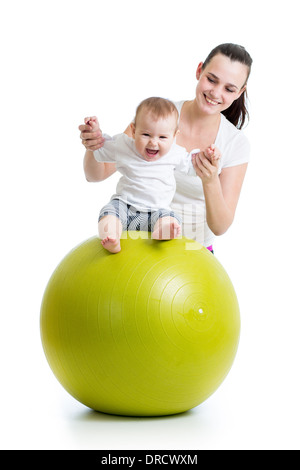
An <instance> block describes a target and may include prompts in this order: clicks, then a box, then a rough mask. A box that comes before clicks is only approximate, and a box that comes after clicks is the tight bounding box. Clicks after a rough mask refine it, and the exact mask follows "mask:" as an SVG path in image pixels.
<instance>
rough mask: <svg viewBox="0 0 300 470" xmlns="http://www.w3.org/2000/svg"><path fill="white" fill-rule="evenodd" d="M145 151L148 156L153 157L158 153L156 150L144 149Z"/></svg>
mask: <svg viewBox="0 0 300 470" xmlns="http://www.w3.org/2000/svg"><path fill="white" fill-rule="evenodd" d="M146 153H147V156H148V157H149V158H153V157H156V155H157V154H158V150H152V149H146Z"/></svg>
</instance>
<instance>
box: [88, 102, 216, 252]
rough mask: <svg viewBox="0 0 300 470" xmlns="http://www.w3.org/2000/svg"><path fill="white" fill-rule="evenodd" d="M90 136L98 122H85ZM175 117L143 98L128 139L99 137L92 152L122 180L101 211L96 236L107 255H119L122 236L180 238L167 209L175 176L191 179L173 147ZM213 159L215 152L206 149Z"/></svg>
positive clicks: (165, 105) (169, 107) (185, 158)
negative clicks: (142, 234)
mask: <svg viewBox="0 0 300 470" xmlns="http://www.w3.org/2000/svg"><path fill="white" fill-rule="evenodd" d="M85 122H86V123H88V124H90V125H91V127H92V129H93V131H95V130H98V129H99V124H98V120H97V118H86V120H85ZM177 126H178V111H177V109H176V107H175V105H174V104H173V103H172V102H171V101H169V100H166V99H163V98H148V99H146V100H144V101H142V103H141V104H140V105H139V106H138V108H137V110H136V116H135V119H134V121H133V123H132V124H131V130H132V136H133V138H130V137H128V136H127V135H126V134H119V135H117V136H114V137H113V138H110V137H109V136H106V135H104V137H105V142H104V144H103V146H102V147H101V148H100V149H98V150H95V151H94V158H95V159H96V160H97V161H98V162H113V163H115V164H116V168H117V170H118V171H119V172H120V173H121V174H122V177H121V179H120V181H119V183H118V185H117V189H116V194H115V195H114V196H113V197H112V199H111V201H110V202H109V203H108V204H107V205H106V206H104V207H103V208H102V209H101V212H100V216H99V221H98V230H99V237H100V239H101V241H102V245H103V247H104V248H105V249H107V250H108V251H109V252H111V253H118V252H119V251H120V250H121V242H120V239H121V235H122V231H123V230H145V231H151V232H152V238H153V239H156V240H170V239H173V238H177V237H178V236H180V234H181V220H180V218H179V217H178V216H177V215H176V214H175V213H174V212H173V211H172V210H171V209H170V204H171V202H172V199H173V196H174V193H175V190H176V182H175V175H174V170H175V169H177V170H179V171H183V172H185V173H186V174H190V175H193V176H196V172H195V170H194V167H193V163H192V155H194V154H197V153H199V152H200V151H199V150H198V149H197V150H193V151H192V152H191V153H188V152H187V151H186V150H185V149H184V148H183V147H180V146H179V145H177V144H176V143H175V137H176V134H177V132H178V127H177ZM208 153H209V155H210V156H211V157H214V158H218V155H217V151H216V149H215V148H214V147H213V146H212V147H211V148H209V149H208Z"/></svg>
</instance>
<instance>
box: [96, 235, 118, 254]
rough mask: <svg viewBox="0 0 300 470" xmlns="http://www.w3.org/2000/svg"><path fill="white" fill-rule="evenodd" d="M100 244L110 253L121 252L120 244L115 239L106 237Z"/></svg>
mask: <svg viewBox="0 0 300 470" xmlns="http://www.w3.org/2000/svg"><path fill="white" fill-rule="evenodd" d="M101 244H102V246H103V248H105V249H106V250H107V251H109V252H110V253H119V252H120V251H121V243H120V240H118V239H117V238H111V237H106V238H104V239H103V240H101Z"/></svg>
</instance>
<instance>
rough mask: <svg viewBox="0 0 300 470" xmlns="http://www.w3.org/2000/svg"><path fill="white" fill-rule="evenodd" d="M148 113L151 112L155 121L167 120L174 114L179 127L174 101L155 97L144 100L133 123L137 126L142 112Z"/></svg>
mask: <svg viewBox="0 0 300 470" xmlns="http://www.w3.org/2000/svg"><path fill="white" fill-rule="evenodd" d="M144 110H145V111H147V112H150V113H151V114H152V115H153V118H154V119H161V118H162V119H166V118H167V117H169V116H170V115H172V114H174V119H175V122H176V128H177V125H178V118H179V115H178V111H177V108H176V106H175V104H174V103H172V101H170V100H167V99H165V98H159V97H156V96H153V97H151V98H147V99H145V100H143V101H142V102H141V103H140V104H139V105H138V107H137V109H136V113H135V118H134V121H133V123H134V124H135V125H136V121H137V118H138V115H139V114H140V112H141V111H144Z"/></svg>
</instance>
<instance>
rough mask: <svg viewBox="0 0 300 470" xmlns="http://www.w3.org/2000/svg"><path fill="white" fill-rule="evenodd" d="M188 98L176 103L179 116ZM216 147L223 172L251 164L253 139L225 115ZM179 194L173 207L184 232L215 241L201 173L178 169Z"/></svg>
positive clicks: (208, 242) (206, 241)
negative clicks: (210, 226)
mask: <svg viewBox="0 0 300 470" xmlns="http://www.w3.org/2000/svg"><path fill="white" fill-rule="evenodd" d="M183 103H184V101H180V102H177V103H174V104H175V105H176V107H177V109H178V113H179V117H180V113H181V108H182V105H183ZM214 143H215V145H216V147H218V149H219V150H220V152H221V160H220V162H219V174H220V173H221V171H222V169H223V168H229V167H232V166H236V165H241V164H243V163H247V162H248V161H249V157H250V145H249V141H248V139H247V138H246V136H245V135H244V133H243V132H242V131H241V130H239V129H237V128H236V127H235V126H234V125H233V124H232V123H231V122H230V121H228V120H227V119H226V117H225V116H224V115H223V114H221V122H220V126H219V130H218V134H217V138H216V141H215V142H214ZM175 178H176V193H175V196H174V199H173V202H172V209H173V210H174V211H176V212H177V214H178V215H179V216H180V217H181V218H182V222H183V224H182V232H183V233H182V234H183V235H184V236H185V237H187V238H191V239H193V240H197V241H198V242H199V243H201V244H203V245H204V246H207V247H208V246H210V245H212V244H213V241H214V238H215V235H214V234H213V232H212V231H211V230H210V228H209V227H208V225H207V222H206V208H205V198H204V192H203V186H202V181H201V179H200V178H199V177H198V176H188V175H185V174H183V173H180V172H179V171H175Z"/></svg>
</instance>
